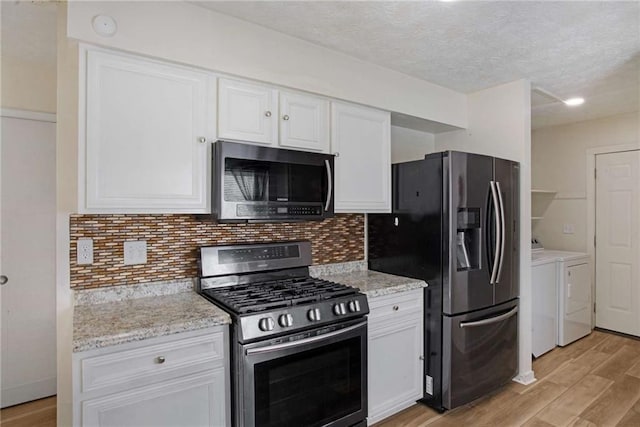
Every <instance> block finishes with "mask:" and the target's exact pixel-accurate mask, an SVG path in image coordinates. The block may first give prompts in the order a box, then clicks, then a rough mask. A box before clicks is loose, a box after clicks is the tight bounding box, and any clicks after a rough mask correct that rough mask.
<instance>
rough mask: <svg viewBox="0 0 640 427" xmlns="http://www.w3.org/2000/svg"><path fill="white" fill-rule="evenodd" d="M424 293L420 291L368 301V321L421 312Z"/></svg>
mask: <svg viewBox="0 0 640 427" xmlns="http://www.w3.org/2000/svg"><path fill="white" fill-rule="evenodd" d="M423 300H424V293H423V290H422V289H416V290H414V291H409V292H402V293H398V294H393V295H389V296H384V297H377V298H371V299H369V309H370V313H369V320H370V321H376V320H378V319H388V318H390V317H400V316H402V315H404V314H409V313H417V312H420V311H422V306H423Z"/></svg>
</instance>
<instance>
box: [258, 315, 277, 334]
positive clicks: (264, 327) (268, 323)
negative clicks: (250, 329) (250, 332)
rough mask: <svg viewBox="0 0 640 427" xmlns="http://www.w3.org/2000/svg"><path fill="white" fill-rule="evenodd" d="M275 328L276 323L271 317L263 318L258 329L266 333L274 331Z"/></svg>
mask: <svg viewBox="0 0 640 427" xmlns="http://www.w3.org/2000/svg"><path fill="white" fill-rule="evenodd" d="M274 326H275V322H274V321H273V319H272V318H271V317H263V318H262V319H260V320H259V321H258V328H260V330H261V331H264V332H268V331H273V327H274Z"/></svg>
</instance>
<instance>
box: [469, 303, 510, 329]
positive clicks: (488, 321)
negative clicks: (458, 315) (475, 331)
mask: <svg viewBox="0 0 640 427" xmlns="http://www.w3.org/2000/svg"><path fill="white" fill-rule="evenodd" d="M517 312H518V307H517V306H516V307H513V308H512V309H511V310H509V311H508V312H506V313H504V314H501V315H499V316H496V317H490V318H488V319H482V320H476V321H474V322H460V327H461V328H472V327H474V326H484V325H490V324H492V323H498V322H502V321H503V320H505V319H508V318H509V317H511V316H513V315H515V314H516V313H517Z"/></svg>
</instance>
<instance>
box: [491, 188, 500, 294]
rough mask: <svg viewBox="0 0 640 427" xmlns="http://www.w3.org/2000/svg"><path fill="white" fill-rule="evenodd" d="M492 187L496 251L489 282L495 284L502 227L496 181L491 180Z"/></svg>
mask: <svg viewBox="0 0 640 427" xmlns="http://www.w3.org/2000/svg"><path fill="white" fill-rule="evenodd" d="M489 186H490V187H491V201H492V202H493V211H494V212H495V215H494V219H495V233H496V234H495V240H496V245H495V253H494V254H493V267H492V268H491V280H490V281H489V283H490V284H491V285H494V284H496V283H497V281H496V278H497V276H498V263H499V262H500V242H501V241H502V233H501V229H500V206H499V202H498V195H497V194H496V193H497V191H496V183H495V182H494V181H489Z"/></svg>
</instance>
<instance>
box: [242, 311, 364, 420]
mask: <svg viewBox="0 0 640 427" xmlns="http://www.w3.org/2000/svg"><path fill="white" fill-rule="evenodd" d="M239 348H240V349H241V351H242V354H241V355H239V356H240V359H241V360H242V361H241V367H240V368H241V370H242V372H241V375H240V377H241V378H239V380H240V384H238V386H239V388H238V390H237V392H238V393H237V394H236V398H237V399H236V408H235V411H234V412H235V417H236V418H235V419H236V425H237V426H238V427H239V426H244V427H253V426H256V427H280V426H282V427H284V426H308V427H314V426H331V427H343V426H344V427H347V426H354V425H366V423H363V422H364V421H365V420H366V417H367V321H366V319H364V320H363V319H358V320H356V321H351V322H344V323H341V324H340V325H332V326H329V327H324V328H319V329H315V330H312V331H307V332H304V333H300V334H297V335H295V336H291V337H285V338H280V339H274V340H269V341H266V342H260V343H254V344H249V345H243V346H242V345H240V346H239Z"/></svg>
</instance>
